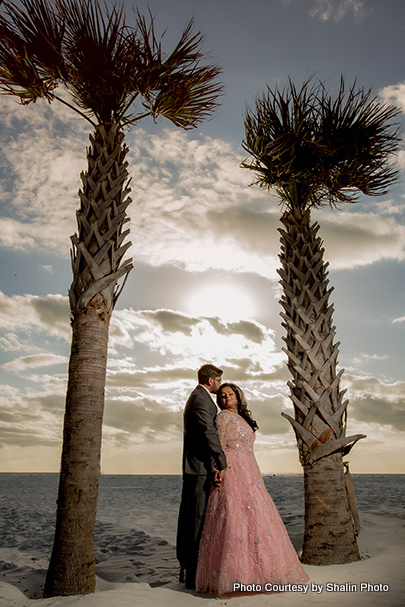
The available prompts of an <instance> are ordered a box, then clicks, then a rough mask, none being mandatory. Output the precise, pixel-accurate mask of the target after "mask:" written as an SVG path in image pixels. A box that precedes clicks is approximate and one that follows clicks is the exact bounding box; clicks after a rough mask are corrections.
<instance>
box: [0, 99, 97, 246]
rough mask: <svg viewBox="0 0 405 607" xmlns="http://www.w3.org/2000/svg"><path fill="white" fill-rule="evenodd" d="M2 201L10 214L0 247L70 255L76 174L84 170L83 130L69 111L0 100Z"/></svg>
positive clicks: (2, 222)
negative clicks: (38, 249) (62, 249)
mask: <svg viewBox="0 0 405 607" xmlns="http://www.w3.org/2000/svg"><path fill="white" fill-rule="evenodd" d="M0 121H1V123H2V139H1V143H0V149H1V151H2V157H3V162H2V166H1V167H0V169H1V170H2V173H3V175H2V177H3V178H2V186H1V196H2V199H3V201H5V202H6V203H8V214H7V215H6V216H4V217H3V218H1V220H0V228H1V229H0V243H1V244H3V246H6V247H9V248H14V249H24V250H27V249H29V248H33V247H35V248H40V249H44V250H47V251H49V250H52V251H54V252H59V250H60V249H61V246H64V247H65V249H66V254H67V252H68V250H69V236H70V234H72V233H73V231H74V230H75V209H76V207H77V206H78V196H77V190H78V188H79V185H80V180H79V175H80V172H81V170H83V169H84V168H85V166H86V159H85V148H86V135H87V133H86V131H88V129H87V127H85V128H84V125H83V122H84V121H80V120H78V119H77V117H76V116H75V115H74V113H73V112H71V111H69V110H68V108H65V107H64V106H58V104H57V103H56V102H55V103H54V104H53V105H52V108H50V107H49V105H48V104H47V103H46V102H44V101H41V100H39V101H38V102H37V103H36V104H35V106H34V105H30V106H27V107H22V106H20V105H18V104H17V103H16V102H15V101H14V100H13V99H10V98H8V97H4V96H1V98H0Z"/></svg>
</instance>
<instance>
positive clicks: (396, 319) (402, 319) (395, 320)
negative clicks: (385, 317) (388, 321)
mask: <svg viewBox="0 0 405 607" xmlns="http://www.w3.org/2000/svg"><path fill="white" fill-rule="evenodd" d="M397 322H405V316H401V317H400V318H395V319H394V320H393V321H392V324H394V323H397Z"/></svg>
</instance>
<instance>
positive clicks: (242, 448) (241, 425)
mask: <svg viewBox="0 0 405 607" xmlns="http://www.w3.org/2000/svg"><path fill="white" fill-rule="evenodd" d="M216 426H217V430H218V435H219V438H220V440H221V444H222V448H223V450H224V451H225V453H226V451H227V450H228V449H234V450H235V451H239V452H244V453H251V452H252V451H253V445H254V442H255V433H254V432H253V430H252V428H251V427H250V426H249V424H248V423H247V422H246V421H245V420H244V419H243V418H242V417H241V416H240V415H238V414H237V413H233V412H232V411H221V412H220V413H219V414H218V415H217V418H216Z"/></svg>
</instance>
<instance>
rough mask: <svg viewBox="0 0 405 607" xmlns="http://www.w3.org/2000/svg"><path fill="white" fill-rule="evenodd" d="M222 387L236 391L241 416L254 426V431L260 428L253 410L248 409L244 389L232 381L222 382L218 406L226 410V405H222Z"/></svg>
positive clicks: (218, 394) (218, 395)
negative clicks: (254, 417) (253, 415)
mask: <svg viewBox="0 0 405 607" xmlns="http://www.w3.org/2000/svg"><path fill="white" fill-rule="evenodd" d="M222 388H230V389H231V390H233V391H234V392H235V394H236V400H237V401H238V413H239V415H240V416H241V417H243V419H244V420H245V421H246V422H247V423H248V424H249V426H250V427H251V428H252V430H253V432H256V430H258V429H259V426H258V425H257V423H256V421H255V420H254V419H253V417H252V412H251V411H250V410H249V409H248V406H247V400H246V396H245V395H244V393H243V390H241V389H240V388H239V386H237V385H236V384H231V383H225V384H222V386H220V388H219V390H218V393H217V403H218V407H219V408H220V409H222V410H224V407H223V406H222V401H221V390H222Z"/></svg>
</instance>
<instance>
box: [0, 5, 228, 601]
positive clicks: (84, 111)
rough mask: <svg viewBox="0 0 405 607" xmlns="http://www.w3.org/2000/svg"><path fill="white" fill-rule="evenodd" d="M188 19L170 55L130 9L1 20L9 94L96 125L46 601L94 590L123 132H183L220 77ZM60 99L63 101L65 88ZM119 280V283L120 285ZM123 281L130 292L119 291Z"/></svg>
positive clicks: (81, 226)
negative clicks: (130, 16) (152, 123)
mask: <svg viewBox="0 0 405 607" xmlns="http://www.w3.org/2000/svg"><path fill="white" fill-rule="evenodd" d="M202 41H203V37H202V35H201V34H200V33H199V32H198V33H193V22H192V21H191V22H190V23H189V24H188V25H187V27H186V28H185V29H184V31H183V34H182V36H181V38H180V40H179V42H178V44H177V45H176V46H175V48H174V50H173V51H172V52H171V53H170V54H166V55H165V54H164V53H163V51H162V47H161V41H160V40H159V39H158V38H157V37H156V35H155V30H154V21H153V18H152V16H151V15H149V18H148V19H146V18H145V17H143V16H142V15H141V14H140V13H139V12H138V13H137V15H136V23H135V26H134V27H132V26H130V25H127V24H126V21H125V15H124V12H123V9H122V7H120V6H118V5H113V6H112V7H111V8H107V6H104V7H103V8H102V7H101V5H100V4H99V2H98V0H19V1H18V2H12V1H11V0H5V1H4V2H3V3H2V6H1V14H0V89H1V92H2V93H4V94H8V95H14V96H17V97H18V98H19V99H20V101H21V103H22V104H23V105H25V104H29V103H31V102H35V101H36V100H37V99H39V98H43V99H46V100H47V101H48V102H49V103H53V102H55V101H58V102H61V103H64V104H66V105H68V106H69V107H71V108H72V109H74V110H75V111H76V112H78V113H79V114H80V115H81V116H83V117H84V118H86V119H87V120H88V121H89V122H90V123H91V125H92V127H93V129H94V130H93V132H92V134H90V142H91V145H90V147H89V149H88V151H87V162H88V164H87V170H86V171H85V172H84V173H82V174H81V179H82V183H83V186H82V189H81V190H80V191H79V196H80V208H79V210H78V211H77V233H76V234H75V235H74V236H72V237H71V240H72V251H71V257H72V269H73V282H72V285H71V287H70V292H69V300H70V308H71V323H72V347H71V354H70V363H69V378H68V387H67V397H66V412H65V420H64V436H63V451H62V464H61V475H60V485H59V495H58V506H57V521H56V531H55V540H54V546H53V551H52V556H51V561H50V566H49V570H48V576H47V580H46V588H45V593H46V595H48V596H53V595H69V594H85V593H89V592H92V591H94V587H95V561H94V543H93V536H94V524H95V516H96V505H97V492H98V480H99V470H100V449H101V432H102V419H103V408H104V388H105V377H106V362H107V344H108V331H109V324H110V318H111V314H112V311H113V308H114V305H115V303H116V301H117V298H118V296H119V294H120V292H121V290H122V287H123V283H124V282H125V279H126V277H127V276H128V273H129V271H130V270H131V268H132V263H131V260H130V259H126V260H125V259H124V256H125V253H126V251H127V249H128V248H129V246H130V244H131V243H129V242H126V243H125V242H124V241H125V238H126V236H127V235H128V233H129V230H128V229H124V228H125V224H126V223H127V221H128V218H127V216H126V209H127V207H128V205H129V204H130V202H131V199H130V198H129V196H128V193H129V191H130V188H129V187H128V183H129V182H128V171H127V165H128V163H127V162H126V161H125V156H126V154H127V152H128V148H127V147H126V145H125V143H124V129H125V128H128V127H131V126H133V125H135V124H137V123H138V122H139V121H140V120H141V119H142V118H145V117H147V116H152V118H153V119H154V120H156V119H157V118H158V117H159V116H165V117H166V118H168V119H169V120H171V122H172V123H173V124H174V125H176V126H178V127H182V128H184V129H188V128H192V127H195V126H197V125H198V124H199V123H200V122H201V121H203V120H204V119H206V118H208V117H209V116H211V115H212V113H213V111H214V110H215V108H216V106H217V98H218V95H219V94H220V92H221V85H220V84H219V83H218V81H217V77H218V75H219V73H220V70H219V68H218V67H217V66H215V65H208V64H207V65H202V63H201V61H202V60H203V58H204V55H203V54H202V51H201V46H202ZM58 86H59V87H61V88H62V89H63V93H62V95H61V96H60V95H57V94H56V92H55V91H56V89H57V87H58ZM120 279H121V280H120ZM119 281H120V283H122V284H121V286H119Z"/></svg>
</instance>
